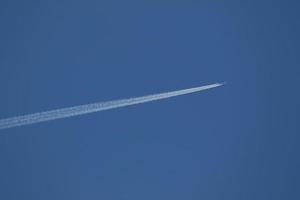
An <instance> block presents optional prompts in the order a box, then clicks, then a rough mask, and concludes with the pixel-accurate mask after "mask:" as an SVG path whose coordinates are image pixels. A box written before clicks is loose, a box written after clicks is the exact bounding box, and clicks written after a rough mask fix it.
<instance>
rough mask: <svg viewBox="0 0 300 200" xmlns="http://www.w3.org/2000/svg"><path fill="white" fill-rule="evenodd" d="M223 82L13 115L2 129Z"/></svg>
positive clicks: (161, 97)
mask: <svg viewBox="0 0 300 200" xmlns="http://www.w3.org/2000/svg"><path fill="white" fill-rule="evenodd" d="M221 85H223V84H221V83H215V84H211V85H206V86H201V87H195V88H190V89H184V90H177V91H172V92H165V93H160V94H153V95H147V96H142V97H136V98H129V99H121V100H114V101H107V102H100V103H92V104H86V105H80V106H74V107H69V108H61V109H56V110H51V111H46V112H39V113H34V114H28V115H23V116H17V117H11V118H6V119H1V120H0V129H7V128H12V127H16V126H22V125H28V124H35V123H39V122H45V121H50V120H55V119H60V118H66V117H72V116H77V115H83V114H87V113H93V112H98V111H103V110H108V109H113V108H119V107H124V106H130V105H134V104H140V103H146V102H149V101H156V100H160V99H166V98H170V97H175V96H180V95H184V94H189V93H194V92H199V91H202V90H207V89H211V88H214V87H218V86H221Z"/></svg>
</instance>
